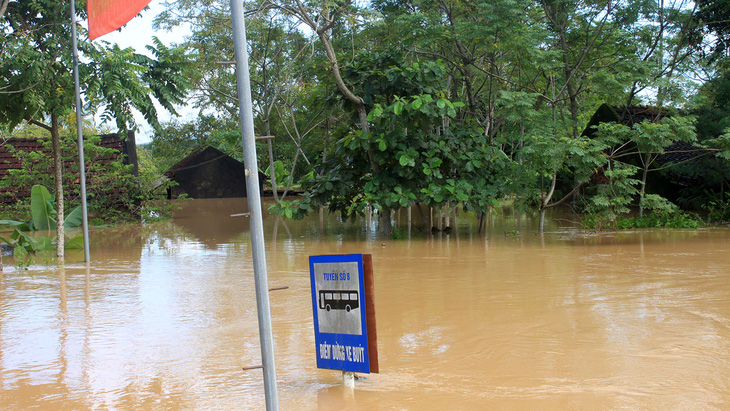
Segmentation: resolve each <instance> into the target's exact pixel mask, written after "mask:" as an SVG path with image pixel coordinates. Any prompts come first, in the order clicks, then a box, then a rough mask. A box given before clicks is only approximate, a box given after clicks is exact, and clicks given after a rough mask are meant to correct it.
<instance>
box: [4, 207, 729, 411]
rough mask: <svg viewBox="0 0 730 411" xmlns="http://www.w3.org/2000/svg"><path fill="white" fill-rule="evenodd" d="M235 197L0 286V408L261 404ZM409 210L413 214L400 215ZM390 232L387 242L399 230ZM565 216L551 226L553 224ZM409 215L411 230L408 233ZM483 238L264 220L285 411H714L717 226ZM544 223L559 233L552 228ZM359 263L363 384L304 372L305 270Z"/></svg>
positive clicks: (106, 239)
mask: <svg viewBox="0 0 730 411" xmlns="http://www.w3.org/2000/svg"><path fill="white" fill-rule="evenodd" d="M244 209H245V205H244V200H241V199H236V200H195V201H189V202H186V203H185V204H184V209H183V210H181V211H180V212H179V213H178V215H177V218H176V219H175V220H173V221H171V222H166V223H162V224H156V225H149V226H124V227H117V228H108V229H99V230H96V231H94V232H92V234H91V242H92V247H93V248H92V254H91V257H92V260H93V261H92V264H91V266H90V267H89V268H87V267H86V266H85V265H84V264H81V263H75V261H78V260H80V259H82V258H83V254H81V253H78V252H77V253H72V254H69V256H68V257H67V265H66V268H65V269H60V270H59V269H56V268H49V267H48V266H47V265H46V266H44V265H42V264H43V261H41V262H40V263H39V265H33V266H31V267H29V269H28V270H27V271H26V270H19V269H18V268H16V267H13V265H12V264H13V263H12V260H10V261H8V259H7V258H6V261H5V263H6V264H5V272H4V273H2V274H0V409H3V410H21V409H27V408H31V407H37V408H39V409H52V410H72V409H73V410H79V409H135V410H136V409H166V410H167V409H218V410H231V409H237V410H248V409H262V408H264V392H263V382H262V372H261V370H260V369H253V370H247V371H245V370H243V368H244V367H249V366H253V365H258V364H260V363H261V360H260V349H259V339H258V326H257V317H256V304H255V295H254V284H253V273H252V263H251V251H250V244H249V240H250V238H249V233H248V221H247V219H246V218H243V217H237V218H232V217H229V215H230V214H234V213H240V212H243V211H244ZM414 214H415V213H414ZM396 217H397V218H401V221H400V224H401V227H403V220H404V215H400V216H396ZM565 218H566V219H569V218H570V217H569V216H568V217H565ZM414 220H416V219H415V218H414ZM557 221H559V224H556V223H555V222H553V223H552V225H551V226H549V227H548V231H549V232H548V233H546V234H545V235H544V236H538V235H537V234H536V233H535V231H534V228H533V227H535V226H536V221H535V219H534V218H529V217H528V216H525V215H519V214H513V213H511V212H509V211H505V212H504V213H500V212H496V213H493V214H492V215H491V216H490V217H489V219H488V223H487V231H488V232H487V234H486V235H479V234H478V233H476V232H475V231H476V230H475V227H476V224H477V222H476V220H475V219H474V218H473V217H469V216H459V220H458V230H457V232H452V233H451V234H450V235H446V234H439V235H435V236H433V237H430V236H424V235H423V234H419V233H416V232H415V231H414V234H413V239H411V240H405V239H404V240H387V241H386V240H383V239H382V237H381V236H379V234H378V233H377V232H376V230H375V229H374V227H375V223H372V224H370V225H369V226H366V224H365V222H362V223H352V222H345V223H342V222H339V221H338V220H337V219H336V218H334V217H332V216H326V217H325V218H323V219H322V221H320V218H319V216H318V215H316V214H315V215H314V216H312V217H311V218H310V219H308V220H305V221H298V222H297V221H284V220H277V219H275V218H273V217H268V218H267V220H266V221H265V235H266V251H267V259H268V274H269V286H270V287H284V286H286V287H288V288H287V289H284V290H277V291H271V293H270V296H271V306H272V307H271V311H272V324H273V329H274V339H275V355H276V370H277V379H278V391H279V402H280V406H281V409H285V410H315V409H323V410H329V409H331V410H336V409H352V410H379V409H384V410H392V409H396V410H444V409H449V410H452V409H463V410H473V409H543V410H545V409H547V410H549V409H554V410H570V409H621V408H623V409H662V410H664V409H727V408H728V407H730V253H728V250H729V246H730V229H728V228H711V229H704V230H696V231H682V230H672V231H635V232H625V233H623V232H622V233H618V234H616V233H583V232H581V231H580V230H577V229H575V228H573V227H571V226H570V225H571V224H570V222H569V221H565V219H561V220H557ZM561 225H562V226H561ZM336 253H369V254H372V256H373V263H374V272H375V274H374V275H375V309H376V316H377V329H378V351H379V353H380V357H379V360H380V361H379V362H380V370H381V373H380V374H370V375H365V376H363V377H365V378H364V379H361V380H359V381H357V382H356V388H355V389H354V391H353V390H350V389H347V388H344V387H343V386H342V382H341V375H340V373H339V372H337V371H331V370H319V369H317V368H316V362H315V347H314V332H313V326H312V323H313V321H312V307H311V297H310V284H309V272H308V262H307V261H308V256H310V255H319V254H336Z"/></svg>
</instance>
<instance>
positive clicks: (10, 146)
mask: <svg viewBox="0 0 730 411" xmlns="http://www.w3.org/2000/svg"><path fill="white" fill-rule="evenodd" d="M99 137H101V141H100V142H99V145H100V146H101V147H104V148H112V149H114V150H116V154H115V153H112V154H108V155H105V156H101V157H98V158H93V159H92V158H88V157H87V158H86V162H87V163H89V162H95V163H102V164H106V163H110V162H112V161H115V160H117V159H118V158H119V156H120V155H124V163H125V164H134V165H135V166H136V161H137V160H136V152H134V153H131V152H130V151H132V150H130V149H129V148H128V146H129V145H130V144H131V145H133V144H134V133H131V132H130V133H129V134H128V135H127V139H131V141H130V142H129V143H128V142H127V141H125V140H124V139H123V138H122V137H121V136H120V135H119V134H103V135H100V136H99ZM48 145H49V144H48V138H14V137H13V138H6V139H2V138H0V179H2V178H4V177H5V176H6V175H8V173H9V171H10V170H15V169H21V168H23V167H24V166H25V167H26V168H27V167H29V165H28V164H24V159H23V157H21V156H16V154H15V153H16V152H26V153H29V152H43V153H45V154H46V155H48V156H52V152H51V149H50V147H49V148H48V149H46V146H48ZM87 155H88V154H87ZM76 161H78V160H76ZM70 163H71V162H68V161H67V162H66V164H65V165H64V167H68V166H70V165H71V164H70ZM49 172H51V171H50V170H49ZM87 177H93V172H91V173H88V174H87ZM25 191H27V190H25V189H23V188H21V187H17V186H12V185H11V186H10V187H7V188H2V187H0V203H12V202H15V201H16V200H17V199H18V198H25V197H27V196H28V195H29V193H27V192H25Z"/></svg>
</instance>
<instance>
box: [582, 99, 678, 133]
mask: <svg viewBox="0 0 730 411" xmlns="http://www.w3.org/2000/svg"><path fill="white" fill-rule="evenodd" d="M673 112H674V110H673V109H667V108H662V107H652V106H642V105H631V106H612V105H610V104H606V103H604V104H601V106H600V107H598V109H597V110H596V112H595V113H594V114H593V116H592V117H591V119H590V121H589V122H588V125H587V126H586V128H585V130H584V131H583V135H584V136H587V137H593V134H594V133H595V132H596V130H595V129H594V127H595V126H597V125H599V124H601V123H610V122H616V123H619V124H625V125H627V126H633V125H634V124H637V123H641V122H642V121H644V120H648V121H649V122H651V123H656V122H658V121H660V120H661V119H662V118H664V117H667V116H671V115H672V114H673Z"/></svg>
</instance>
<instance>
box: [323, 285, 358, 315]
mask: <svg viewBox="0 0 730 411" xmlns="http://www.w3.org/2000/svg"><path fill="white" fill-rule="evenodd" d="M358 307H360V299H359V298H358V292H357V290H320V292H319V308H320V309H322V310H327V311H330V310H345V311H347V312H348V313H349V312H350V310H354V309H355V308H358Z"/></svg>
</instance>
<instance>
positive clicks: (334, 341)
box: [309, 254, 379, 386]
mask: <svg viewBox="0 0 730 411" xmlns="http://www.w3.org/2000/svg"><path fill="white" fill-rule="evenodd" d="M309 272H310V277H311V284H312V311H313V314H314V341H315V348H316V352H317V367H318V368H326V369H331V370H342V371H343V381H344V382H345V385H348V386H352V385H354V382H348V381H354V378H353V374H352V373H354V372H359V373H366V374H369V373H377V372H378V371H379V369H378V345H377V331H376V327H375V304H374V298H373V269H372V256H371V255H369V254H349V255H322V256H311V257H309Z"/></svg>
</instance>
